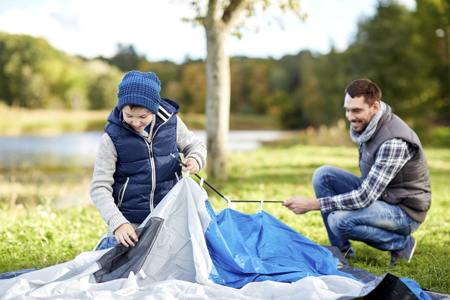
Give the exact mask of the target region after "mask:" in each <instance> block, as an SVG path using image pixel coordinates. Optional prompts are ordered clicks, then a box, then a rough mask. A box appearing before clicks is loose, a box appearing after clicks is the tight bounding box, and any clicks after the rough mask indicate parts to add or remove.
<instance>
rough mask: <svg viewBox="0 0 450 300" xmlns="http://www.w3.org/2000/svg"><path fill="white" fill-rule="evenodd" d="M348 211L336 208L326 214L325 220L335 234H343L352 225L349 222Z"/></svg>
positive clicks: (348, 230) (349, 229)
mask: <svg viewBox="0 0 450 300" xmlns="http://www.w3.org/2000/svg"><path fill="white" fill-rule="evenodd" d="M349 213H350V211H346V210H336V211H333V212H331V213H330V214H329V215H328V218H327V222H328V226H329V227H330V229H331V231H332V232H333V233H335V234H336V235H345V234H346V233H348V232H350V231H351V229H352V227H353V225H352V224H351V222H349V219H350V218H349Z"/></svg>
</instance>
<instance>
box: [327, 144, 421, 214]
mask: <svg viewBox="0 0 450 300" xmlns="http://www.w3.org/2000/svg"><path fill="white" fill-rule="evenodd" d="M414 154H415V150H414V149H413V148H412V147H409V146H408V143H407V142H405V141H404V140H402V139H390V140H387V141H386V142H384V143H383V144H382V145H381V146H380V149H378V153H377V158H376V161H375V163H374V164H373V166H372V168H371V169H370V171H369V174H367V177H366V178H365V179H364V180H363V181H362V184H361V186H360V187H359V188H358V189H356V190H353V191H350V192H348V193H345V194H340V195H336V196H332V197H323V198H319V199H318V200H319V202H320V210H321V211H322V212H324V213H325V212H330V211H334V210H353V209H360V208H364V207H367V206H369V205H370V204H372V203H373V202H374V201H375V200H377V199H378V198H380V196H381V194H382V193H383V192H384V190H385V189H386V187H387V185H388V184H389V182H391V180H392V179H393V178H394V177H395V175H397V173H398V172H399V171H400V170H401V168H402V167H403V166H404V165H405V164H406V162H408V160H410V159H411V158H412V157H413V156H414Z"/></svg>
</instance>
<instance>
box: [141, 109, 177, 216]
mask: <svg viewBox="0 0 450 300" xmlns="http://www.w3.org/2000/svg"><path fill="white" fill-rule="evenodd" d="M171 116H172V115H170V116H169V117H168V118H167V119H166V120H165V121H164V122H163V123H161V124H160V125H159V126H158V128H156V130H155V132H153V134H152V132H150V133H149V136H150V138H151V139H150V143H148V141H147V139H146V138H144V140H145V144H146V145H147V148H148V154H149V155H150V165H151V167H152V190H151V192H150V212H152V211H153V209H154V208H155V206H154V200H155V190H156V167H155V160H154V158H153V150H152V149H153V138H154V137H155V136H156V133H157V132H158V130H159V129H160V128H161V127H162V126H163V125H164V124H166V123H167V122H168V121H169V119H170V117H171Z"/></svg>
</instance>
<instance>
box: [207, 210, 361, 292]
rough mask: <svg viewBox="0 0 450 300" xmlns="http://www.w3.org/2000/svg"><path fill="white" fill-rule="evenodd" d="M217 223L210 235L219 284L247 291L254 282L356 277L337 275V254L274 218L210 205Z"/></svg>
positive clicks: (210, 225) (344, 274)
mask: <svg viewBox="0 0 450 300" xmlns="http://www.w3.org/2000/svg"><path fill="white" fill-rule="evenodd" d="M206 206H207V209H208V212H209V214H210V216H211V223H210V224H209V227H208V229H207V231H206V233H205V238H206V243H207V246H208V250H209V253H210V256H211V259H212V262H213V264H214V269H213V270H212V272H211V275H210V278H211V280H213V281H214V282H215V283H218V284H222V285H226V286H230V287H234V288H241V287H242V286H244V285H246V284H247V283H249V282H254V281H265V280H273V281H280V282H294V281H297V280H299V279H301V278H303V277H306V276H320V275H339V276H345V277H350V278H353V276H352V275H350V274H348V273H345V272H341V271H339V270H338V269H337V262H338V260H337V259H336V258H335V257H334V256H333V255H332V254H331V252H330V251H329V250H328V249H326V248H325V247H322V246H320V245H318V244H316V243H314V242H312V241H311V240H309V239H307V238H305V237H304V236H302V235H301V234H300V233H298V232H296V231H295V230H293V229H292V228H290V227H289V226H287V225H285V224H283V223H282V222H280V221H279V220H277V219H276V218H274V217H273V216H271V215H270V214H268V213H266V212H264V211H261V212H259V213H257V214H252V215H249V214H244V213H241V212H238V211H235V210H232V209H224V210H222V211H221V212H220V213H219V214H216V213H215V212H214V210H213V208H212V206H211V204H210V203H209V201H207V203H206Z"/></svg>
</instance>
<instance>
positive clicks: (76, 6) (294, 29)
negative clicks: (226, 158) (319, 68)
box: [0, 0, 415, 63]
mask: <svg viewBox="0 0 450 300" xmlns="http://www.w3.org/2000/svg"><path fill="white" fill-rule="evenodd" d="M204 2H205V1H204ZM399 2H401V3H404V4H405V5H406V6H408V7H410V8H414V6H415V1H414V0H399ZM187 3H189V1H188V0H126V1H124V0H1V1H0V31H5V32H8V33H23V34H30V35H33V36H39V37H44V38H46V39H47V40H48V41H49V42H50V43H51V44H52V45H53V46H55V47H56V48H58V49H60V50H63V51H65V52H67V53H70V54H78V55H83V56H85V57H95V56H99V55H102V56H106V57H108V56H112V55H114V53H115V52H116V51H117V44H118V43H122V44H133V45H134V47H135V49H136V50H137V52H138V53H139V54H143V55H145V56H146V57H147V59H149V60H150V61H159V60H171V61H174V62H178V63H180V62H183V61H184V60H185V59H186V58H190V59H197V58H201V59H203V58H205V57H206V41H205V34H204V29H203V28H202V27H200V26H193V25H192V24H191V23H187V22H184V21H183V18H186V17H192V16H193V11H192V9H191V8H190V7H189V5H188V4H187ZM301 5H302V12H303V13H306V14H307V17H306V19H305V20H300V19H299V18H298V17H297V16H296V15H294V14H293V13H290V12H288V13H284V14H283V13H281V12H280V11H279V9H277V8H276V7H273V8H271V9H270V10H269V11H266V12H258V13H257V17H254V18H252V19H250V20H248V21H247V22H246V23H245V27H244V29H243V30H242V31H241V33H242V38H241V39H238V38H236V37H233V36H230V37H229V38H228V43H227V52H228V54H230V55H231V56H236V55H242V56H249V57H272V58H280V57H282V56H283V55H287V54H296V53H298V52H299V51H301V50H304V49H309V50H311V51H314V52H318V53H327V52H328V51H329V49H330V47H332V46H333V47H335V48H336V49H338V50H345V48H346V47H347V46H348V45H349V43H351V42H352V40H353V38H354V36H355V33H356V30H357V24H358V21H360V20H362V19H364V18H367V17H370V16H372V15H373V14H374V13H375V8H376V5H377V0H302V2H301Z"/></svg>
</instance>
